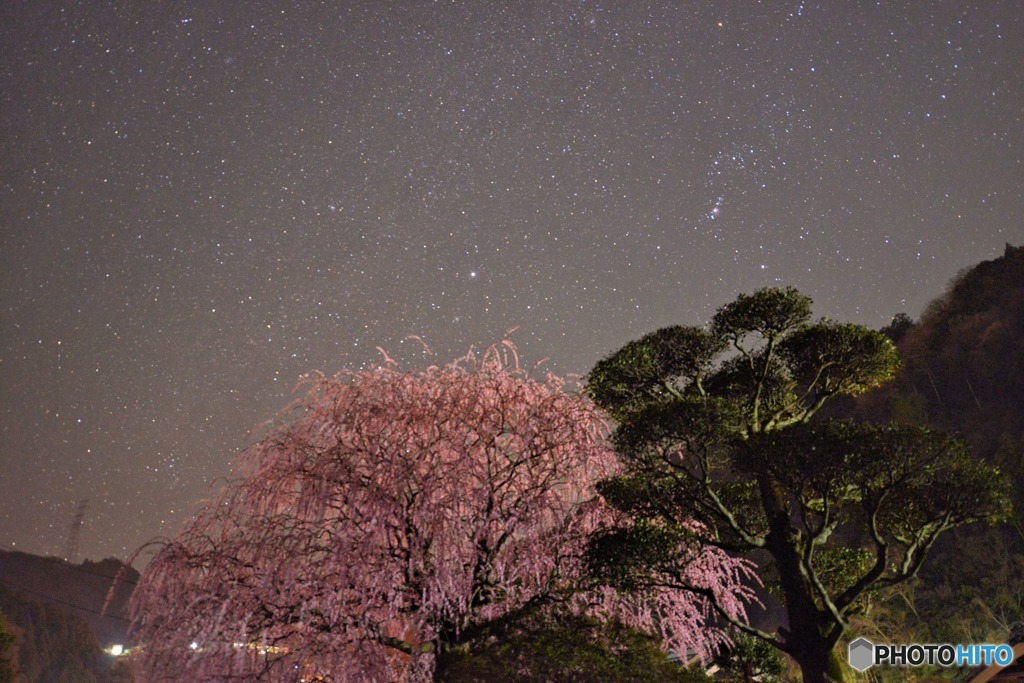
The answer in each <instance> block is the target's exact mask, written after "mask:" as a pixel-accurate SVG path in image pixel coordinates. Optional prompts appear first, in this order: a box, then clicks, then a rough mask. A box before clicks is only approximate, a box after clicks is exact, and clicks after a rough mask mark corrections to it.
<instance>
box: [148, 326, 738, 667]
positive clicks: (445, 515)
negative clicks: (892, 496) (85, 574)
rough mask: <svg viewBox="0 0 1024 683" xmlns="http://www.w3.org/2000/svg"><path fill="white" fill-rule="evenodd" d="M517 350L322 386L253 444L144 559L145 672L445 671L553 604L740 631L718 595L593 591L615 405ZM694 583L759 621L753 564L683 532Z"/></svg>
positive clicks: (696, 631) (681, 641)
mask: <svg viewBox="0 0 1024 683" xmlns="http://www.w3.org/2000/svg"><path fill="white" fill-rule="evenodd" d="M566 389H567V387H566V386H565V383H564V381H563V380H562V379H560V378H558V377H555V376H553V375H547V376H546V377H544V378H543V379H540V380H536V379H531V378H530V377H529V376H528V373H526V372H524V371H522V370H521V369H519V366H518V360H517V358H516V356H515V350H514V348H513V347H512V346H511V345H510V344H509V343H507V342H506V343H504V344H500V345H496V346H494V347H492V348H491V349H490V350H488V351H487V352H486V353H484V354H483V355H482V356H480V357H475V356H472V355H470V356H467V357H466V358H463V359H460V360H459V361H456V362H454V363H451V364H448V365H443V366H431V367H428V368H425V369H420V370H415V371H409V372H401V371H399V370H397V369H395V368H394V366H393V365H392V364H390V363H389V364H387V365H385V366H384V367H377V368H373V369H370V370H365V371H346V372H342V373H340V374H339V375H337V376H335V377H333V378H324V377H316V378H312V379H311V380H310V387H309V392H308V394H307V395H306V396H305V398H304V400H302V401H301V404H300V405H299V406H298V407H297V409H296V411H297V412H296V413H294V414H293V415H292V416H291V417H290V418H288V419H287V420H286V421H285V423H284V424H283V425H282V426H280V427H278V428H276V429H274V430H273V431H272V432H271V433H270V434H269V435H268V436H266V437H265V438H263V439H262V440H260V441H259V442H258V443H256V444H255V445H254V446H252V447H251V448H249V449H248V450H246V451H245V452H243V453H242V454H241V456H240V461H239V478H238V479H237V480H235V481H233V482H231V483H230V484H229V485H227V486H226V487H225V488H224V489H223V490H222V491H221V492H220V493H219V494H218V495H217V496H215V497H214V498H213V499H212V500H211V501H210V502H209V503H208V504H207V505H206V506H205V508H203V510H202V511H201V512H200V513H199V514H198V515H197V516H196V517H195V518H194V519H193V520H192V521H191V522H190V523H189V524H188V525H187V526H186V528H185V529H184V530H183V531H182V532H181V533H180V534H179V535H178V536H177V537H176V538H174V539H173V540H171V541H170V542H168V543H167V544H166V545H165V546H164V547H163V549H162V551H161V552H160V553H159V554H158V555H157V557H156V558H155V559H154V561H153V562H152V563H151V564H150V566H149V568H148V569H147V571H146V573H145V575H144V577H143V579H142V582H141V585H140V586H139V589H138V591H137V593H136V596H135V604H134V611H133V616H134V623H135V632H136V635H137V637H138V638H139V639H140V641H141V642H143V643H144V645H145V647H144V658H143V668H144V669H145V670H146V671H147V672H148V673H149V674H150V675H151V676H152V677H153V678H159V677H160V676H162V675H170V676H171V677H177V678H180V677H182V676H185V677H187V678H189V679H191V680H221V679H227V678H232V679H235V678H241V679H243V680H255V679H269V680H297V679H299V678H301V677H303V676H311V675H324V676H326V677H328V679H329V680H338V681H346V680H352V681H395V680H424V679H429V678H430V676H431V675H432V672H433V667H434V658H435V654H436V653H437V652H439V651H440V650H442V649H444V648H449V647H453V646H454V645H456V644H458V643H459V642H460V640H461V639H462V637H463V635H464V634H465V633H467V630H468V629H471V628H472V627H473V626H475V625H479V624H482V623H487V622H488V621H490V620H493V619H496V618H498V617H500V616H502V615H506V614H508V613H510V612H512V611H514V610H519V609H530V608H533V607H535V606H536V605H538V604H543V603H545V602H550V603H559V604H562V605H563V607H564V608H565V609H569V610H572V611H575V612H577V613H580V614H583V613H586V614H590V615H595V616H599V617H600V618H602V619H616V620H619V621H621V622H623V623H624V624H627V625H629V626H631V627H634V628H640V629H643V630H646V631H648V632H652V631H657V632H658V634H659V636H660V637H661V639H662V640H663V642H664V644H665V645H666V646H667V647H670V648H674V649H682V648H684V647H686V646H687V645H689V646H691V647H695V648H697V649H698V651H703V652H709V651H710V650H711V649H712V648H713V647H714V646H716V645H718V644H720V643H722V642H724V641H723V638H724V635H723V633H722V632H721V631H719V630H717V629H715V628H712V627H710V625H709V624H708V621H707V620H708V617H709V615H710V614H711V608H710V605H709V603H708V602H707V601H706V599H705V598H703V597H696V596H692V595H684V594H680V593H679V592H677V591H668V590H664V591H659V590H652V591H649V592H645V593H643V594H629V593H625V592H616V591H613V590H609V589H607V588H600V589H596V588H595V589H591V586H590V584H588V583H587V581H586V577H585V573H584V571H583V563H582V560H581V556H582V551H583V548H584V545H585V542H586V539H587V537H588V536H589V535H590V534H591V533H592V532H593V531H594V530H596V529H599V528H606V527H609V526H611V525H613V524H614V522H615V520H614V517H613V515H612V511H610V510H609V509H608V508H607V507H606V506H603V505H602V503H601V502H600V501H599V500H598V499H596V498H595V492H594V484H595V482H596V481H598V480H599V479H601V478H603V477H607V476H611V475H612V474H614V473H615V472H616V468H617V465H616V462H615V458H614V455H613V453H612V452H611V450H610V449H609V447H608V446H607V445H606V441H605V437H606V427H605V422H604V418H603V417H602V415H601V414H600V412H599V411H598V409H597V408H596V407H595V406H594V405H593V403H592V402H591V401H590V400H589V399H588V398H586V397H585V396H582V395H580V394H571V393H567V391H566ZM674 551H675V552H676V553H677V555H679V556H685V557H686V558H687V560H686V563H687V564H688V565H689V569H687V570H685V573H686V575H687V576H688V578H689V580H690V581H692V582H694V583H695V584H698V585H700V586H702V587H703V588H704V589H705V590H707V591H708V593H709V595H713V596H715V599H716V600H717V601H718V602H719V604H720V606H723V607H724V609H725V610H726V611H727V612H728V613H729V614H730V615H732V616H733V617H734V618H737V619H740V618H743V600H744V599H745V598H748V597H749V595H750V594H749V590H748V589H747V588H745V587H744V586H743V581H744V580H747V579H749V565H748V564H747V563H746V562H744V561H741V560H735V559H731V558H729V557H728V556H727V555H725V554H724V553H723V552H721V551H719V550H717V549H708V548H701V547H700V546H697V545H695V544H693V543H687V542H686V541H685V540H682V539H681V541H680V543H679V544H677V546H676V547H675V548H674Z"/></svg>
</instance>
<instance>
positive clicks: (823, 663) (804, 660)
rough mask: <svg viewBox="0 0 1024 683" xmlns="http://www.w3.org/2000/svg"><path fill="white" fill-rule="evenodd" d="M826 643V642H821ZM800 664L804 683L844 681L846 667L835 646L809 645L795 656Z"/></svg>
mask: <svg viewBox="0 0 1024 683" xmlns="http://www.w3.org/2000/svg"><path fill="white" fill-rule="evenodd" d="M821 645H824V642H822V643H821ZM793 658H794V659H796V663H797V664H799V665H800V673H801V674H802V675H803V683H844V682H845V681H846V680H847V673H846V669H845V667H844V665H843V662H841V661H840V658H839V656H838V655H837V654H836V651H835V648H829V649H827V650H826V649H825V648H824V647H813V646H812V647H809V648H805V649H802V650H801V652H799V653H798V654H795V655H794V656H793Z"/></svg>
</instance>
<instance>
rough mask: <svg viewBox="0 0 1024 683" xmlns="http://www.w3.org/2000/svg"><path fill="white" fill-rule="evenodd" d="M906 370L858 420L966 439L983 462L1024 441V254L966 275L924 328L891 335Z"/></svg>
mask: <svg viewBox="0 0 1024 683" xmlns="http://www.w3.org/2000/svg"><path fill="white" fill-rule="evenodd" d="M890 329H892V330H893V332H894V333H895V334H893V335H892V336H893V337H894V338H895V339H896V341H897V346H898V347H899V350H900V355H901V357H902V358H903V363H904V367H903V369H902V370H901V371H900V373H899V376H898V377H897V379H896V380H895V381H894V382H892V383H891V384H889V385H887V386H885V387H883V388H882V389H881V390H879V391H877V392H874V393H873V394H871V395H868V396H866V397H864V399H863V400H862V401H859V402H858V403H857V406H856V408H855V412H856V413H857V414H858V417H861V418H864V419H870V420H873V421H889V420H893V419H895V420H898V421H902V422H911V423H916V424H922V425H927V426H930V427H934V428H936V429H942V430H945V431H949V432H955V433H959V434H961V435H963V436H964V437H965V438H966V439H967V440H968V441H969V442H970V443H971V445H972V447H973V449H974V452H975V454H976V455H978V456H979V457H981V458H984V459H992V458H993V457H994V456H995V454H996V453H997V451H998V450H999V449H1000V448H1001V447H1002V448H1005V447H1006V444H1008V443H1009V444H1017V445H1019V444H1020V443H1021V440H1022V439H1024V246H1022V247H1014V246H1011V245H1009V244H1008V245H1006V250H1005V252H1004V254H1003V256H1002V257H1000V258H997V259H994V260H992V261H984V262H982V263H979V264H978V265H976V266H974V267H973V268H968V269H965V270H963V271H961V272H960V273H959V274H958V275H957V276H956V277H955V278H953V280H952V281H951V283H950V285H949V287H948V289H947V290H946V292H945V293H944V294H943V295H942V296H940V297H938V298H937V299H935V300H934V301H932V302H931V303H930V304H929V305H928V307H927V308H926V309H925V311H924V313H923V314H922V316H921V320H920V322H918V323H917V324H913V325H906V324H905V323H903V322H901V321H899V320H897V321H894V325H893V326H892V328H890Z"/></svg>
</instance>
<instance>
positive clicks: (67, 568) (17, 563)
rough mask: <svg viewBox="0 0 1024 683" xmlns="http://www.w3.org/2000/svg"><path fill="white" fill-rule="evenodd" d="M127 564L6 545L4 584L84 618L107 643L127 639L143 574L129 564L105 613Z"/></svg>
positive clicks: (0, 559) (0, 565)
mask: <svg viewBox="0 0 1024 683" xmlns="http://www.w3.org/2000/svg"><path fill="white" fill-rule="evenodd" d="M122 568H124V565H123V564H122V563H121V562H119V561H118V560H115V559H106V560H103V561H101V562H89V561H86V562H83V563H82V564H69V563H68V562H65V561H64V560H61V559H58V558H55V557H39V556H38V555H30V554H28V553H22V552H17V551H6V550H0V585H2V586H3V587H5V588H6V589H7V591H8V592H9V593H12V594H15V595H19V596H20V597H21V598H23V599H25V600H29V601H32V602H38V603H49V604H52V605H54V606H56V607H58V608H61V609H62V610H64V611H65V612H66V613H68V614H70V615H75V616H77V617H80V618H81V619H82V620H84V621H85V622H86V623H87V624H88V625H89V627H90V628H91V629H92V631H93V632H94V633H95V634H96V639H97V641H98V642H99V644H100V645H101V646H102V647H108V646H109V645H112V644H114V643H121V644H124V643H126V642H127V631H128V609H127V605H128V598H129V596H130V595H131V591H132V590H133V589H134V587H135V584H136V582H137V581H138V579H139V573H138V572H137V571H135V569H133V568H128V569H127V571H126V572H125V573H124V576H123V577H122V578H121V580H120V584H119V588H118V590H117V591H115V593H114V596H113V599H112V600H111V604H110V606H109V607H108V609H107V611H106V614H101V612H102V611H103V603H104V601H105V600H106V598H107V593H108V591H109V590H110V587H111V585H112V584H113V582H114V578H115V577H116V576H117V574H118V572H120V571H121V570H122Z"/></svg>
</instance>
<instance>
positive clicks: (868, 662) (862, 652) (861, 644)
mask: <svg viewBox="0 0 1024 683" xmlns="http://www.w3.org/2000/svg"><path fill="white" fill-rule="evenodd" d="M847 656H848V658H849V660H850V666H851V667H853V668H854V669H856V670H857V671H867V670H868V669H870V668H871V667H872V666H873V665H874V663H875V644H874V643H872V642H871V641H870V640H868V639H867V638H858V639H857V640H855V641H853V642H852V643H850V647H849V649H848V650H847Z"/></svg>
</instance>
